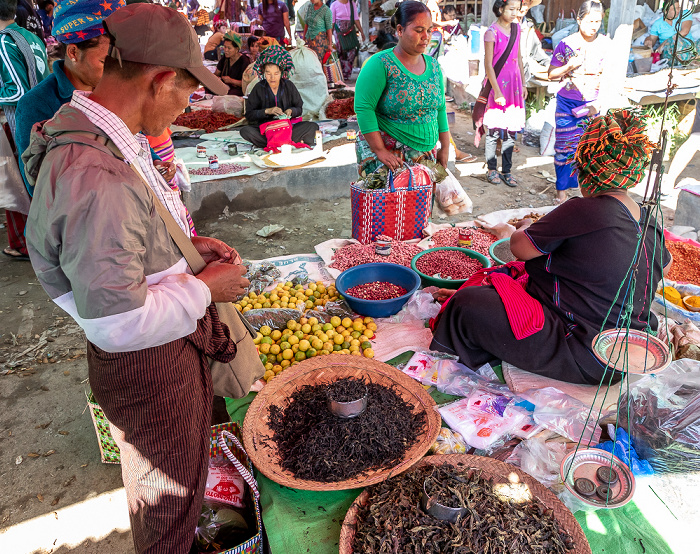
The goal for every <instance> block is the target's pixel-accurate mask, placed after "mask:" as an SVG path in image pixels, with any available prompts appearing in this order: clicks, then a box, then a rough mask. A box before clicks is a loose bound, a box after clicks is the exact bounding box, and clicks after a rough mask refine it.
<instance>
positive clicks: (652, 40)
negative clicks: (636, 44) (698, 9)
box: [644, 2, 695, 61]
mask: <svg viewBox="0 0 700 554" xmlns="http://www.w3.org/2000/svg"><path fill="white" fill-rule="evenodd" d="M679 21H680V31H678V23H679ZM692 26H693V14H692V11H691V10H686V11H684V12H683V13H681V7H680V2H674V3H673V4H671V5H669V6H668V7H667V8H665V9H664V15H663V17H661V18H660V19H657V20H656V21H654V23H652V24H651V27H650V28H649V36H648V37H647V38H646V39H644V46H648V47H649V48H652V49H653V50H654V51H655V52H660V53H661V57H662V58H665V59H667V60H670V59H671V56H672V54H673V45H674V43H675V40H676V32H677V31H678V34H680V37H679V41H678V52H677V56H678V58H679V59H680V60H681V61H689V60H690V58H692V56H694V55H695V48H694V47H693V43H692V41H691V40H690V39H689V38H687V36H688V33H690V28H691V27H692ZM686 49H689V51H688V52H684V50H686Z"/></svg>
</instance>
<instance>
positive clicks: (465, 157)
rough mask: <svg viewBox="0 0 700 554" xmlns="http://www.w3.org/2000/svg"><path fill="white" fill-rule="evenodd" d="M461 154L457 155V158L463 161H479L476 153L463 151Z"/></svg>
mask: <svg viewBox="0 0 700 554" xmlns="http://www.w3.org/2000/svg"><path fill="white" fill-rule="evenodd" d="M460 154H461V155H459V156H455V160H457V161H458V162H461V163H468V164H470V163H474V162H475V161H477V160H478V159H479V158H477V157H476V156H475V155H474V154H469V153H468V152H461V153H460Z"/></svg>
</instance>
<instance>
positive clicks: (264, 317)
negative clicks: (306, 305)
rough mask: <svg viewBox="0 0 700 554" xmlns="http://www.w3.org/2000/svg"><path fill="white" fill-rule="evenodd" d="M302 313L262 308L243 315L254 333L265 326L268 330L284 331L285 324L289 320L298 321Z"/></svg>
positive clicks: (286, 309) (284, 309)
mask: <svg viewBox="0 0 700 554" xmlns="http://www.w3.org/2000/svg"><path fill="white" fill-rule="evenodd" d="M303 315H304V314H303V313H302V312H300V311H299V310H291V309H288V308H262V309H260V310H248V311H247V312H246V313H244V314H243V317H245V319H246V321H247V322H248V323H250V325H251V326H252V327H253V329H255V330H256V331H259V330H260V327H262V326H263V325H267V326H268V327H269V328H270V329H273V330H274V329H279V330H282V329H285V328H286V327H287V322H288V321H289V320H290V319H293V320H294V321H299V320H300V319H301V318H302V317H303Z"/></svg>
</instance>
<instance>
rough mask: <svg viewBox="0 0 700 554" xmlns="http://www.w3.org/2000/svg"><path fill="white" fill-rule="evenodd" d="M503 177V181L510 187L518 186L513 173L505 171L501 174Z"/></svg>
mask: <svg viewBox="0 0 700 554" xmlns="http://www.w3.org/2000/svg"><path fill="white" fill-rule="evenodd" d="M501 179H503V182H504V183H505V184H506V185H508V186H509V187H517V186H518V182H517V181H516V180H515V179H514V178H513V175H512V174H510V173H504V174H503V175H501Z"/></svg>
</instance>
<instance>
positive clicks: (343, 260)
mask: <svg viewBox="0 0 700 554" xmlns="http://www.w3.org/2000/svg"><path fill="white" fill-rule="evenodd" d="M375 247H376V243H374V242H371V243H369V244H348V245H347V246H343V247H342V248H339V249H338V250H336V251H335V254H333V262H332V263H331V264H330V266H329V267H332V268H334V269H338V270H340V271H345V270H346V269H350V268H351V267H355V266H356V265H360V264H371V263H388V264H399V265H404V266H406V267H411V260H412V259H413V256H415V255H416V254H418V252H422V251H423V250H421V249H420V248H419V247H418V246H416V245H415V244H408V243H405V242H401V241H400V240H392V241H391V254H389V255H388V256H382V255H380V254H377V253H376V252H375V251H374V249H375Z"/></svg>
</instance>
